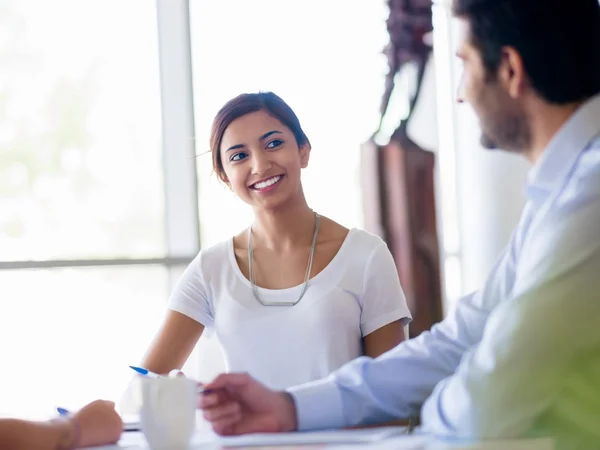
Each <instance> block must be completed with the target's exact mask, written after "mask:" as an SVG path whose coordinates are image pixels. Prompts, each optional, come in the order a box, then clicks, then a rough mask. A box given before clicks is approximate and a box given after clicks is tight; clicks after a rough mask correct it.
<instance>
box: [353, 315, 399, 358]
mask: <svg viewBox="0 0 600 450" xmlns="http://www.w3.org/2000/svg"><path fill="white" fill-rule="evenodd" d="M404 339H405V334H404V323H403V321H402V320H396V321H394V322H391V323H388V324H387V325H384V326H382V327H381V328H379V329H377V330H375V331H373V332H372V333H371V334H368V335H366V336H365V337H364V338H363V347H364V352H365V355H366V356H370V357H371V358H377V357H378V356H379V355H381V354H383V353H385V352H387V351H388V350H391V349H393V348H394V347H395V346H396V345H398V344H399V343H400V342H402V341H403V340H404Z"/></svg>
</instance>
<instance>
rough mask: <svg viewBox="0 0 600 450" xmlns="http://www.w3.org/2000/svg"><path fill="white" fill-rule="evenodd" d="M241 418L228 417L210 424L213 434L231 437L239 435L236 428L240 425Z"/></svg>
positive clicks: (239, 416)
mask: <svg viewBox="0 0 600 450" xmlns="http://www.w3.org/2000/svg"><path fill="white" fill-rule="evenodd" d="M241 419H242V416H241V415H238V416H229V417H225V418H223V419H221V420H218V421H216V422H212V423H211V426H212V429H213V430H214V432H215V433H217V434H218V435H220V436H231V435H234V434H239V433H238V432H237V428H238V427H239V425H240V423H241Z"/></svg>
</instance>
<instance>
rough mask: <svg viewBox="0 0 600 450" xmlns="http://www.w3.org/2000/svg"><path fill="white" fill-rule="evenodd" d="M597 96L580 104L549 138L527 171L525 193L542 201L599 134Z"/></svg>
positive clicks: (599, 114) (598, 100)
mask: <svg viewBox="0 0 600 450" xmlns="http://www.w3.org/2000/svg"><path fill="white" fill-rule="evenodd" d="M599 119H600V94H599V95H596V96H594V97H592V98H591V99H590V100H588V101H586V102H585V103H584V104H583V105H581V106H580V107H579V108H578V109H577V110H576V111H575V112H574V113H573V115H572V116H571V117H570V118H569V120H567V122H566V123H565V124H564V125H563V126H562V127H561V128H560V129H559V130H558V132H557V133H556V134H555V135H554V136H553V137H552V139H551V140H550V143H549V144H548V146H547V147H546V149H545V150H544V151H543V153H542V155H541V157H540V159H539V160H538V162H537V163H536V164H535V165H534V166H533V168H532V169H531V170H530V171H529V175H528V177H527V194H528V196H529V197H530V198H531V199H532V200H535V199H539V198H540V196H541V197H542V198H545V197H546V196H547V195H548V194H549V193H550V191H551V190H552V188H553V187H554V186H556V183H557V182H558V181H559V180H561V179H563V178H564V177H565V176H567V174H568V173H569V172H570V171H571V168H572V167H573V165H574V164H575V162H576V160H577V158H578V157H579V155H580V153H581V152H582V151H583V150H584V149H585V148H586V147H587V145H588V144H589V143H590V141H592V139H593V138H594V137H595V136H597V135H598V133H599V132H600V120H599Z"/></svg>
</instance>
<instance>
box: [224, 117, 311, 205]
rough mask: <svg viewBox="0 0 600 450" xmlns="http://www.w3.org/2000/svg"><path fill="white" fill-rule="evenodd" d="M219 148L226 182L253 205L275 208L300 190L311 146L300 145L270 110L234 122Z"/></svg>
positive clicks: (226, 131) (240, 196) (239, 195)
mask: <svg viewBox="0 0 600 450" xmlns="http://www.w3.org/2000/svg"><path fill="white" fill-rule="evenodd" d="M219 151H220V152H221V161H222V162H223V169H224V172H225V176H226V182H227V183H228V184H229V186H230V187H231V189H232V190H233V192H235V193H236V195H237V196H238V197H239V198H241V199H242V200H243V201H245V202H246V203H248V204H249V205H251V206H252V207H254V208H264V209H276V208H278V207H280V206H281V205H283V204H285V203H287V201H289V200H290V199H292V198H293V197H294V196H296V195H298V194H299V193H300V192H301V190H300V172H301V169H303V168H305V167H306V166H307V165H308V159H309V154H310V147H309V145H308V144H307V145H303V146H301V147H300V148H299V147H298V144H297V143H296V139H295V138H294V134H293V133H292V131H291V130H290V129H289V128H288V127H286V126H285V125H283V124H282V123H281V122H280V121H279V120H277V119H276V118H274V117H273V116H271V115H269V114H268V113H267V112H265V111H257V112H253V113H250V114H246V115H245V116H242V117H239V118H238V119H236V120H234V121H233V122H231V124H230V125H229V126H228V127H227V129H226V130H225V133H224V134H223V139H222V140H221V148H220V149H219Z"/></svg>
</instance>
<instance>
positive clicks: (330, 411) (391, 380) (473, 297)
mask: <svg viewBox="0 0 600 450" xmlns="http://www.w3.org/2000/svg"><path fill="white" fill-rule="evenodd" d="M518 238H519V234H518V233H515V234H513V237H512V238H511V243H510V244H509V247H508V248H507V249H506V250H505V251H503V252H502V254H501V256H500V258H499V259H498V262H497V263H496V265H495V266H494V268H493V269H492V272H491V276H490V278H489V279H488V281H487V282H486V284H485V286H484V287H483V288H482V289H481V290H480V291H477V292H474V293H472V294H470V295H467V296H465V297H463V298H461V299H460V300H458V301H457V303H456V306H455V307H454V308H453V309H452V310H450V312H449V313H448V315H447V317H446V318H445V319H444V320H443V321H442V322H441V323H439V324H436V325H434V326H433V327H432V328H431V330H430V331H426V332H423V333H421V334H420V335H419V336H418V337H416V338H414V339H410V340H408V341H404V342H402V343H401V344H400V345H398V346H396V347H395V348H393V349H391V350H390V351H388V352H386V353H384V354H383V355H381V356H379V357H378V358H376V359H371V358H368V357H361V358H358V359H355V360H354V361H351V362H349V363H348V364H345V365H344V366H342V367H341V368H340V369H338V370H337V371H335V372H333V373H332V374H331V375H330V376H329V377H328V378H325V379H323V380H318V381H314V382H311V383H308V384H304V385H301V386H296V387H293V388H290V389H288V390H287V391H288V392H289V393H290V394H291V395H292V397H293V398H294V402H295V404H296V411H297V415H298V428H299V429H300V430H310V429H324V428H339V427H344V426H352V425H360V424H370V423H381V422H386V421H390V420H394V419H399V418H400V419H406V418H413V417H416V416H417V415H418V414H419V411H420V410H421V406H422V405H423V402H425V400H426V399H427V397H428V396H429V395H430V394H431V393H432V391H433V389H434V387H435V386H436V385H437V384H438V383H439V382H440V381H442V380H444V379H445V378H447V377H449V376H450V375H451V374H453V373H454V372H455V370H456V368H457V367H458V365H459V363H460V360H461V358H462V356H463V354H464V353H465V352H466V351H467V350H468V349H469V348H471V347H472V346H474V345H475V344H476V343H477V342H479V341H480V339H481V337H482V334H483V330H484V327H485V323H486V321H487V318H488V316H489V312H490V310H491V309H492V308H493V307H494V306H495V305H496V304H497V302H498V301H499V299H502V298H505V296H506V292H507V290H508V289H510V288H511V286H512V281H513V280H514V247H515V239H518ZM390 257H391V256H390ZM393 277H394V278H395V279H397V277H398V275H397V272H394V275H393Z"/></svg>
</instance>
